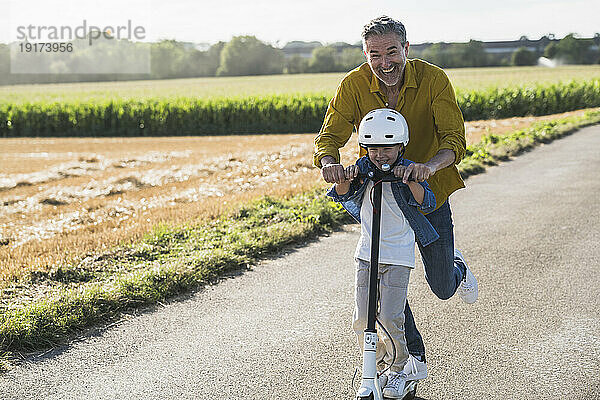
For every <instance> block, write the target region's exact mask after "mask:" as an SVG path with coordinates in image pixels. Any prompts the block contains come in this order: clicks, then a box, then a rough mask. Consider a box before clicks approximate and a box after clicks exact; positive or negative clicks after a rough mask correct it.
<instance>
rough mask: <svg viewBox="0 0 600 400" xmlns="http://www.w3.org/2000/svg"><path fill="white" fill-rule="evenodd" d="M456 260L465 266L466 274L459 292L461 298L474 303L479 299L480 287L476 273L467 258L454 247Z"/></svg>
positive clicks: (468, 302)
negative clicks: (468, 263)
mask: <svg viewBox="0 0 600 400" xmlns="http://www.w3.org/2000/svg"><path fill="white" fill-rule="evenodd" d="M454 260H458V261H459V262H461V263H462V264H463V265H464V266H465V270H466V274H465V277H464V278H463V280H462V281H461V282H460V285H459V286H458V289H457V292H458V295H459V296H460V298H461V299H463V301H464V302H465V303H467V304H473V303H475V302H476V301H477V296H478V295H479V288H478V286H477V279H475V275H473V273H472V272H471V270H470V269H469V266H468V265H467V262H466V261H465V258H464V257H463V256H462V254H461V253H460V251H458V249H454Z"/></svg>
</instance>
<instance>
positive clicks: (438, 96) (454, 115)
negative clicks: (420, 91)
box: [432, 71, 467, 164]
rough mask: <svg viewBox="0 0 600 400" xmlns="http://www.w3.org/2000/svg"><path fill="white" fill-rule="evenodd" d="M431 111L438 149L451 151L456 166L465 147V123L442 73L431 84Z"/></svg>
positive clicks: (448, 83)
mask: <svg viewBox="0 0 600 400" xmlns="http://www.w3.org/2000/svg"><path fill="white" fill-rule="evenodd" d="M432 109H433V119H434V122H435V127H436V134H437V136H438V142H439V144H440V146H439V149H440V150H441V149H450V150H452V151H453V152H454V156H455V157H454V164H458V163H460V161H461V160H462V159H463V157H464V156H465V152H466V146H467V140H466V138H465V121H464V120H463V116H462V112H461V111H460V108H459V107H458V103H457V102H456V95H455V93H454V88H453V87H452V84H451V83H450V80H449V79H448V76H446V74H445V73H444V72H443V71H440V73H439V75H438V76H437V77H436V79H435V81H434V82H433V101H432Z"/></svg>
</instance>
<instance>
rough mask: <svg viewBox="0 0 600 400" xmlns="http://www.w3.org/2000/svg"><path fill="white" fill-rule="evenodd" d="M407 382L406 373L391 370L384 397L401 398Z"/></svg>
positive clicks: (384, 389)
mask: <svg viewBox="0 0 600 400" xmlns="http://www.w3.org/2000/svg"><path fill="white" fill-rule="evenodd" d="M405 384H406V375H404V373H403V372H391V373H390V374H389V375H388V381H387V384H386V385H385V387H384V388H383V397H384V398H386V399H401V398H402V394H403V393H404V385H405Z"/></svg>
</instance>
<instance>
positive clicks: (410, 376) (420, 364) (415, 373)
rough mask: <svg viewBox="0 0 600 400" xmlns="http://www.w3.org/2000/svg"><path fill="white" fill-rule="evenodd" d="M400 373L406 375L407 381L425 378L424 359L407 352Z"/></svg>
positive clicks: (425, 366)
mask: <svg viewBox="0 0 600 400" xmlns="http://www.w3.org/2000/svg"><path fill="white" fill-rule="evenodd" d="M402 373H403V374H404V375H406V380H407V381H418V380H421V379H425V378H427V364H426V363H425V361H421V360H419V359H418V358H416V357H415V356H413V355H412V354H409V355H408V360H407V361H406V364H405V365H404V370H402Z"/></svg>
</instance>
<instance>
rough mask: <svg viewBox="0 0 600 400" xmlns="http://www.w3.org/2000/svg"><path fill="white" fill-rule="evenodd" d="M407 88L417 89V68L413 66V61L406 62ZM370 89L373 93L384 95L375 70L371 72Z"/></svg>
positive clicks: (405, 79)
mask: <svg viewBox="0 0 600 400" xmlns="http://www.w3.org/2000/svg"><path fill="white" fill-rule="evenodd" d="M370 68H371V66H369V69H370ZM403 86H405V87H407V88H409V87H413V88H416V87H417V77H416V76H415V67H414V65H413V63H412V62H411V60H406V67H404V85H403ZM369 89H370V90H371V93H376V92H379V93H382V92H381V86H379V79H377V75H375V73H373V70H371V84H370V85H369ZM400 90H401V91H402V88H400Z"/></svg>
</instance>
